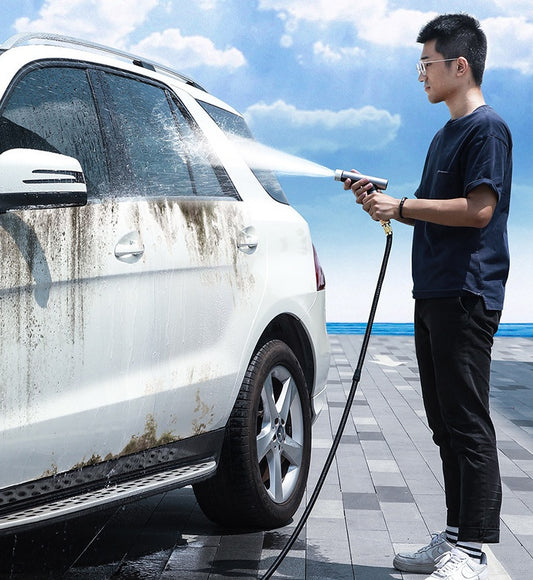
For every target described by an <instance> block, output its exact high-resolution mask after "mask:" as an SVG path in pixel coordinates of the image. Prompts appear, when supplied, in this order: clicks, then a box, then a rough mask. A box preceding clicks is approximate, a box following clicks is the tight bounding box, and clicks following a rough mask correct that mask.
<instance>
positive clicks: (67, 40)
mask: <svg viewBox="0 0 533 580" xmlns="http://www.w3.org/2000/svg"><path fill="white" fill-rule="evenodd" d="M35 41H42V42H41V43H42V44H64V45H67V46H74V47H77V46H79V47H82V48H88V49H90V50H93V51H96V52H102V53H105V54H111V55H113V56H118V57H120V58H123V59H125V60H127V61H130V62H132V63H133V64H135V65H137V66H140V67H142V68H146V69H148V70H152V71H155V72H160V73H163V74H166V75H168V76H171V77H174V78H177V79H179V80H180V81H182V82H184V83H186V84H188V85H190V86H193V87H195V88H197V89H200V90H201V91H204V92H207V91H206V90H205V89H204V87H202V86H201V85H199V84H198V83H197V82H196V81H194V80H193V79H191V78H189V77H187V76H185V75H182V74H180V73H178V72H176V71H175V70H173V69H171V68H169V67H166V66H163V65H161V64H159V63H157V62H154V61H152V60H148V59H145V58H142V57H140V56H136V55H134V54H131V53H129V52H125V51H123V50H118V49H115V48H111V47H109V46H105V45H103V44H98V43H96V42H92V41H90V40H82V39H80V38H72V37H70V36H63V35H61V34H52V33H48V32H22V33H21V34H15V35H14V36H12V37H11V38H9V39H8V40H6V41H5V42H4V43H3V44H2V45H0V51H1V50H9V49H10V48H15V47H16V46H25V45H29V44H39V43H38V42H35Z"/></svg>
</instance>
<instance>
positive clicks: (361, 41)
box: [0, 0, 533, 323]
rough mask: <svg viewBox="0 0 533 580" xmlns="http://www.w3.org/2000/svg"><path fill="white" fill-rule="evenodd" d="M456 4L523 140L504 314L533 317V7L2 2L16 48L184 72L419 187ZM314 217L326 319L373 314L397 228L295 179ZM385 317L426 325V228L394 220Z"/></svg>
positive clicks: (285, 133) (381, 311) (300, 150)
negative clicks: (426, 62) (51, 44)
mask: <svg viewBox="0 0 533 580" xmlns="http://www.w3.org/2000/svg"><path fill="white" fill-rule="evenodd" d="M444 12H467V13H469V14H471V15H473V16H475V17H476V18H478V19H479V21H480V22H481V25H482V28H483V29H484V31H485V33H486V34H487V38H488V43H489V54H488V61H487V68H486V72H485V77H484V81H483V86H482V88H483V93H484V96H485V100H486V102H487V103H488V104H489V105H491V106H493V107H494V108H495V109H496V111H497V112H498V113H499V114H500V115H501V116H502V117H503V118H504V119H505V120H506V121H507V123H508V125H509V127H510V129H511V132H512V134H513V141H514V172H513V188H512V195H511V200H512V201H511V215H510V218H509V240H510V249H511V273H510V276H509V281H508V284H507V294H506V303H505V307H504V312H503V317H502V322H508V323H511V322H527V323H531V322H533V305H532V303H531V300H530V299H529V297H530V293H531V292H532V290H533V284H532V283H533V268H532V266H531V264H532V262H533V250H532V246H533V243H532V241H531V235H530V231H529V227H530V223H529V222H530V220H531V217H532V216H533V198H532V196H531V175H530V173H531V163H530V158H531V152H532V151H533V145H532V144H531V136H532V135H533V116H532V115H531V108H532V105H531V94H532V88H533V51H532V50H531V46H533V2H530V1H529V0H474V1H471V2H468V1H465V0H463V1H455V0H447V1H446V2H438V1H433V0H424V1H422V0H401V1H399V0H398V1H394V0H176V1H167V0H113V1H110V0H44V1H43V0H33V1H32V0H3V2H2V11H1V14H0V37H1V41H3V40H6V39H7V38H9V37H10V36H12V35H14V34H17V33H21V32H34V31H39V32H56V33H61V34H67V35H69V36H76V37H79V38H84V39H88V40H92V41H95V42H98V43H100V44H107V45H110V46H113V47H115V48H120V49H123V50H127V51H129V52H132V53H134V54H138V55H140V56H144V57H145V58H151V59H153V60H157V61H159V62H161V63H163V64H166V65H170V66H171V67H172V68H174V69H175V70H177V71H179V72H182V73H184V74H186V75H187V76H189V77H192V78H193V79H195V80H196V81H197V82H198V83H199V84H201V85H202V86H203V87H205V88H206V89H207V90H208V91H209V92H210V93H212V94H214V95H216V96H217V97H219V98H221V99H222V100H224V101H226V102H227V103H229V104H230V105H232V106H233V107H235V108H236V109H237V110H239V111H240V112H241V113H242V114H243V115H244V116H245V118H246V119H247V121H248V123H249V125H250V128H251V129H252V132H253V133H254V135H255V137H256V139H257V140H258V141H260V142H261V143H263V144H265V145H268V146H269V147H271V148H274V149H276V150H279V151H283V152H286V153H290V154H292V155H296V156H298V157H300V158H302V159H306V160H310V161H313V162H314V163H317V164H319V165H321V166H324V167H326V168H329V169H331V170H334V169H337V168H338V169H352V168H355V169H357V170H359V171H360V172H362V173H366V174H370V175H376V176H380V177H385V178H387V179H389V187H388V189H387V193H389V194H390V195H393V196H395V197H398V198H400V197H403V196H407V197H409V196H411V197H412V196H413V193H414V191H415V190H416V188H417V185H418V182H419V179H420V174H421V171H422V167H423V164H424V159H425V155H426V151H427V147H428V145H429V142H430V141H431V139H432V137H433V135H434V133H435V132H436V131H437V130H438V129H439V128H440V127H441V126H442V125H444V124H445V123H446V121H447V120H448V119H449V112H448V109H447V107H446V105H445V104H444V103H440V104H436V105H432V104H430V103H429V102H428V100H427V97H426V95H425V93H424V90H423V86H422V84H421V83H419V82H418V75H417V72H416V67H415V65H416V62H417V60H418V58H419V57H420V53H421V48H422V47H421V45H420V44H417V43H416V37H417V34H418V32H419V30H420V28H421V27H422V26H423V25H424V24H425V23H426V22H428V21H429V20H431V19H432V18H433V17H434V16H436V15H437V14H439V13H444ZM280 179H281V183H282V185H283V188H284V190H285V193H286V194H287V197H288V199H289V201H290V203H291V205H292V206H293V207H295V208H296V209H297V210H298V211H299V212H300V213H301V214H302V215H303V216H304V218H305V219H306V220H307V222H308V223H309V226H310V229H311V234H312V237H313V242H314V244H315V247H316V249H317V252H318V255H319V257H320V261H321V263H322V266H323V268H324V271H325V274H326V281H327V320H328V321H329V322H364V321H366V320H367V317H368V311H369V308H370V304H371V300H372V296H373V293H374V289H375V284H376V279H377V276H378V272H379V268H380V264H381V259H382V255H383V249H384V245H385V235H384V233H383V230H382V229H381V227H380V226H379V225H378V224H377V223H376V222H373V221H372V220H371V219H370V218H369V217H368V216H367V214H366V213H364V212H363V211H362V209H361V207H360V206H358V205H357V204H356V203H355V201H354V198H353V196H351V195H350V194H349V193H347V192H345V191H344V190H343V188H342V184H340V183H338V182H335V181H334V180H333V178H332V177H310V176H306V175H291V176H285V175H283V176H281V178H280ZM393 231H394V234H393V248H392V253H391V257H390V261H389V267H388V271H387V276H386V280H385V284H384V286H383V290H382V294H381V300H380V303H379V307H378V311H377V315H376V321H379V322H411V320H412V311H413V300H412V297H411V287H412V282H411V268H410V248H411V236H412V228H410V227H409V226H405V225H402V224H399V223H397V222H394V223H393Z"/></svg>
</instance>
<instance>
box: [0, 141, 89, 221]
mask: <svg viewBox="0 0 533 580" xmlns="http://www.w3.org/2000/svg"><path fill="white" fill-rule="evenodd" d="M86 204H87V185H86V183H85V176H84V175H83V170H82V168H81V165H80V163H79V161H78V160H77V159H74V158H73V157H67V156H66V155H60V154H59V153H50V152H48V151H38V150H36V149H9V150H8V151H4V153H2V154H0V213H5V212H6V211H9V210H17V209H18V210H20V209H44V208H49V207H70V206H82V205H86Z"/></svg>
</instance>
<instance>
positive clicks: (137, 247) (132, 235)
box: [115, 231, 144, 264]
mask: <svg viewBox="0 0 533 580" xmlns="http://www.w3.org/2000/svg"><path fill="white" fill-rule="evenodd" d="M143 255H144V244H143V243H142V240H141V235H140V234H139V232H137V231H133V232H129V233H127V234H126V235H125V236H122V238H120V240H119V241H118V242H117V245H116V246H115V258H116V259H117V260H120V261H121V262H126V263H128V264H133V263H135V262H137V261H139V260H140V259H141V258H142V256H143Z"/></svg>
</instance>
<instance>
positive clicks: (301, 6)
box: [259, 0, 436, 46]
mask: <svg viewBox="0 0 533 580" xmlns="http://www.w3.org/2000/svg"><path fill="white" fill-rule="evenodd" d="M388 4H389V2H388V0H359V2H357V6H356V7H355V6H354V2H353V0H336V1H335V2H331V0H315V1H314V2H309V1H308V0H260V2H259V9H260V10H275V11H277V12H278V15H279V16H280V17H281V18H282V19H283V20H285V21H286V23H287V24H286V27H288V26H289V25H290V26H291V28H292V31H295V30H296V29H297V23H298V22H299V21H306V22H316V23H319V24H320V25H324V24H327V23H333V22H344V23H348V24H352V25H353V27H354V28H355V30H357V33H358V35H359V37H360V38H361V39H363V40H365V41H368V42H372V43H373V44H379V45H385V46H414V45H415V41H416V36H417V34H418V31H419V30H420V28H421V27H422V26H423V25H424V24H425V23H426V22H427V21H428V20H430V19H431V18H432V17H433V16H435V15H436V13H435V12H423V11H420V10H405V9H399V10H394V9H391V8H390V7H389V6H388ZM287 32H289V30H288V28H287Z"/></svg>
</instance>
